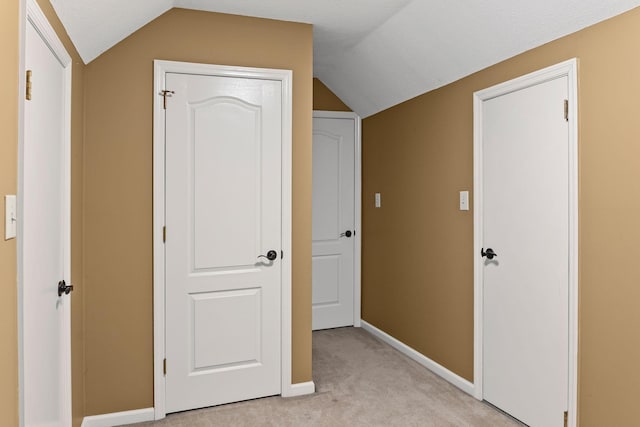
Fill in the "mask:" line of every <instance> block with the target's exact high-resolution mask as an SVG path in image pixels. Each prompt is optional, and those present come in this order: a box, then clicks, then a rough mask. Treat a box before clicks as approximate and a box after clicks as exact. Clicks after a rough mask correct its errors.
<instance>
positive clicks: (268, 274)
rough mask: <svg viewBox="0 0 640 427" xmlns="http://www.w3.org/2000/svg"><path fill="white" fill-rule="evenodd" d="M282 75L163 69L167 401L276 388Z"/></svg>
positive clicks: (169, 407) (177, 407)
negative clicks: (165, 94) (168, 94)
mask: <svg viewBox="0 0 640 427" xmlns="http://www.w3.org/2000/svg"><path fill="white" fill-rule="evenodd" d="M281 86H282V82H281V81H275V80H263V79H258V78H239V77H227V76H215V75H192V74H177V73H167V74H166V87H167V89H168V90H171V91H173V92H174V93H172V94H171V97H167V99H166V101H167V102H166V105H167V107H166V199H165V200H166V227H167V228H166V244H165V250H166V252H165V254H166V359H167V360H166V364H167V373H166V412H176V411H182V410H186V409H193V408H199V407H205V406H211V405H218V404H223V403H228V402H235V401H240V400H246V399H252V398H256V397H262V396H269V395H275V394H280V392H281V372H280V363H281V354H280V352H281V342H280V340H281V336H280V332H281V318H280V316H281V311H280V296H281V288H280V286H281V227H282V223H281V218H282V212H281V210H282V208H281V197H282V182H281V181H282V178H281V175H282V173H281V155H282V154H281V146H282V124H281V123H282V116H281V115H282V87H281Z"/></svg>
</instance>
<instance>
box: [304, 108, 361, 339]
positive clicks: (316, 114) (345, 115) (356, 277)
mask: <svg viewBox="0 0 640 427" xmlns="http://www.w3.org/2000/svg"><path fill="white" fill-rule="evenodd" d="M313 118H314V119H315V118H319V119H351V120H353V122H354V131H355V132H354V138H355V153H354V154H355V156H354V159H355V164H354V176H355V181H354V183H355V188H354V193H353V196H354V205H353V206H354V223H353V227H354V229H355V230H356V233H355V235H354V237H355V243H354V244H355V252H354V258H353V326H355V327H357V328H359V327H360V326H361V314H360V310H361V300H362V288H361V274H362V271H361V263H362V259H361V256H362V133H361V132H362V131H361V129H362V120H361V119H360V116H358V115H357V114H356V113H352V112H345V111H324V110H313Z"/></svg>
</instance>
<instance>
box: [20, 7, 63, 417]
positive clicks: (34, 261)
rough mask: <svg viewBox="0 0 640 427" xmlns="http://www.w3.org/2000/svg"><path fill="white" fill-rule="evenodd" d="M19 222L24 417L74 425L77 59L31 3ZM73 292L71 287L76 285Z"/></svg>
mask: <svg viewBox="0 0 640 427" xmlns="http://www.w3.org/2000/svg"><path fill="white" fill-rule="evenodd" d="M24 59H25V70H27V73H26V74H28V75H30V76H29V78H28V81H29V80H30V82H31V96H30V98H31V99H30V100H29V99H27V100H25V101H24V128H23V129H24V133H23V141H22V147H21V162H20V168H21V171H20V183H19V185H20V203H21V209H19V217H18V218H19V220H18V230H19V233H18V240H19V246H18V247H19V261H18V265H19V267H18V270H19V271H18V275H19V281H20V283H21V290H22V294H21V304H20V306H21V313H20V315H21V326H22V329H21V342H22V345H21V381H20V383H21V400H22V405H21V414H20V416H21V419H22V422H23V423H24V426H26V427H32V426H45V425H46V426H51V427H53V426H56V427H67V426H71V325H70V322H71V314H70V307H71V298H70V295H69V293H68V292H66V290H65V289H64V288H63V289H62V290H63V292H62V293H61V294H59V291H58V288H59V282H61V281H63V280H64V284H63V286H69V285H70V268H71V264H70V254H71V251H70V166H71V165H70V133H69V126H70V102H71V97H70V94H71V86H70V85H71V58H70V57H69V55H68V54H67V52H66V51H65V50H64V47H63V45H62V43H61V42H60V41H59V40H58V38H57V36H56V35H55V32H54V30H53V29H52V28H51V26H50V25H49V23H48V22H47V20H46V18H45V16H44V14H43V13H42V11H41V10H40V8H39V7H38V6H37V4H36V3H35V2H33V1H28V2H27V20H26V25H25V57H24ZM68 289H69V291H70V290H71V289H70V288H68Z"/></svg>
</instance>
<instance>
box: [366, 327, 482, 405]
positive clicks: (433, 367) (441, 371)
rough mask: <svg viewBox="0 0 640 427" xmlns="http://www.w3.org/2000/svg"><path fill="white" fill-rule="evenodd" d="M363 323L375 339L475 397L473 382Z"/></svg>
mask: <svg viewBox="0 0 640 427" xmlns="http://www.w3.org/2000/svg"><path fill="white" fill-rule="evenodd" d="M361 322H362V329H364V330H365V331H367V332H369V333H371V334H372V335H374V336H375V337H377V338H379V339H381V340H382V341H384V342H386V343H387V344H389V345H390V346H391V347H393V348H395V349H396V350H398V351H400V353H403V354H404V355H405V356H407V357H409V358H410V359H413V360H415V361H416V362H418V363H419V364H421V365H422V366H424V367H425V368H427V369H428V370H430V371H431V372H433V373H434V374H436V375H438V376H439V377H441V378H443V379H444V380H446V381H448V382H450V383H451V384H453V385H454V386H456V387H458V388H459V389H460V390H462V391H464V392H465V393H467V394H470V395H471V396H474V392H475V387H474V385H473V383H472V382H469V381H468V380H465V379H464V378H462V377H461V376H459V375H457V374H454V373H453V372H451V371H450V370H448V369H447V368H445V367H444V366H442V365H440V364H439V363H437V362H434V361H433V360H431V359H429V358H428V357H427V356H425V355H424V354H422V353H419V352H417V351H416V350H414V349H412V348H411V347H409V346H408V345H406V344H405V343H403V342H401V341H398V340H397V339H395V338H394V337H392V336H391V335H389V334H387V333H386V332H383V331H381V330H380V329H378V328H376V327H375V326H373V325H372V324H370V323H367V322H366V321H364V320H361Z"/></svg>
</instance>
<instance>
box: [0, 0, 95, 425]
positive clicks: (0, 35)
mask: <svg viewBox="0 0 640 427" xmlns="http://www.w3.org/2000/svg"><path fill="white" fill-rule="evenodd" d="M38 3H39V4H40V7H41V8H42V10H43V12H44V13H45V15H46V16H47V18H48V19H49V21H50V23H51V24H52V26H53V27H54V29H55V30H56V32H57V33H58V36H59V37H60V39H61V41H62V42H63V44H64V45H65V48H66V49H67V51H68V52H69V54H70V55H71V56H72V58H73V71H72V76H73V83H72V84H73V87H72V96H73V99H72V103H73V106H72V135H71V139H72V140H71V162H72V165H71V175H72V183H71V196H72V200H71V205H72V206H71V221H72V226H71V227H72V229H71V245H72V248H71V250H72V253H71V257H72V259H71V280H72V282H73V283H74V285H76V289H75V290H74V293H73V301H72V306H71V311H72V325H71V329H72V331H71V333H72V341H73V343H72V355H71V356H72V363H73V368H72V377H73V416H74V424H75V425H79V423H80V421H81V417H82V413H83V405H84V404H83V381H82V380H83V379H82V371H83V367H82V366H83V365H82V360H83V356H82V353H83V347H82V342H83V339H82V333H83V328H82V293H83V292H82V285H81V282H80V278H81V277H82V220H81V216H82V136H83V135H82V134H83V127H82V114H83V112H82V111H83V105H82V104H83V103H82V101H83V99H82V96H83V94H82V82H83V74H82V73H83V69H84V65H83V64H82V62H81V61H80V58H79V56H78V54H77V52H76V51H75V48H74V47H73V45H72V44H71V42H70V40H69V38H68V36H67V34H66V31H65V30H64V29H63V27H62V25H61V24H60V21H59V20H58V18H57V15H56V14H55V12H54V11H53V8H52V7H51V5H50V3H49V1H48V0H38ZM20 4H21V2H20V1H19V0H9V1H4V2H2V4H0V50H1V51H2V52H3V61H2V65H0V82H2V83H1V85H2V93H3V94H4V95H5V98H6V99H7V100H13V101H11V102H5V103H3V104H2V106H0V117H2V118H3V119H2V120H3V121H2V123H3V125H2V126H1V127H0V195H2V196H3V195H5V194H16V192H17V173H18V171H17V165H18V163H17V159H18V154H17V151H18V99H19V98H18V97H19V94H18V77H19V68H18V57H19V47H20V46H19V23H20V19H19V7H20ZM20 96H21V95H20ZM2 205H3V207H2V208H3V209H4V198H3V199H2ZM3 212H4V210H3ZM3 236H4V232H3ZM15 242H16V241H15V240H10V241H8V242H5V241H4V239H2V240H1V241H0V283H2V286H3V288H4V289H3V292H4V294H3V298H2V300H1V301H0V331H1V332H0V333H1V338H0V339H1V340H2V343H3V345H2V346H0V414H2V424H3V425H7V426H12V425H18V359H17V347H18V346H17V320H16V319H17V293H16V246H15V244H16V243H15Z"/></svg>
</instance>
